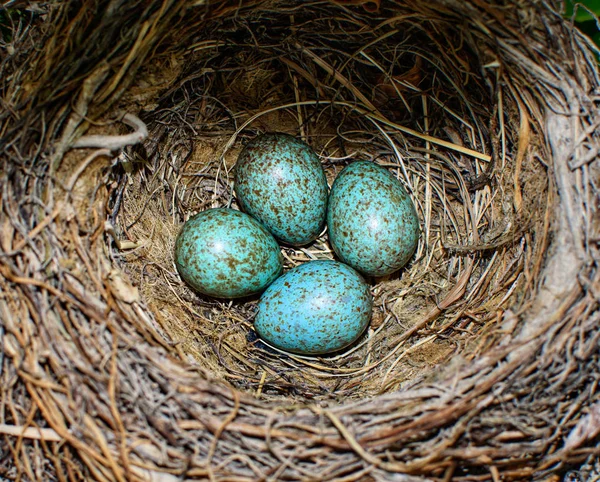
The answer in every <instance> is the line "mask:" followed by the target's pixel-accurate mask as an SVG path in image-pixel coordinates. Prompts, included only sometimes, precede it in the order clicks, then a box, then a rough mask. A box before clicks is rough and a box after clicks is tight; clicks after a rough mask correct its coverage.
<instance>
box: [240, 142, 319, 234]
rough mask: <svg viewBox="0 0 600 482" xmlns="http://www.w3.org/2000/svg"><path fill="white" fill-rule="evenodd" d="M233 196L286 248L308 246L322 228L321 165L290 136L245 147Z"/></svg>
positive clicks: (300, 143) (310, 151) (305, 148)
mask: <svg viewBox="0 0 600 482" xmlns="http://www.w3.org/2000/svg"><path fill="white" fill-rule="evenodd" d="M235 192H236V195H237V198H238V201H239V203H240V206H241V207H242V209H243V210H244V211H246V212H247V213H248V214H250V215H251V216H252V217H254V218H256V219H258V220H259V221H260V222H261V223H262V224H264V226H265V227H266V228H267V229H268V230H269V231H271V233H273V235H274V236H275V237H276V238H277V239H279V240H280V241H282V242H284V243H288V244H291V245H294V246H301V245H304V244H307V243H310V242H311V241H313V240H314V239H315V238H316V237H317V236H318V235H319V233H320V232H321V231H322V229H323V226H324V224H325V216H326V213H327V192H328V187H327V178H326V177H325V172H324V171H323V166H321V161H319V158H318V156H317V155H316V154H315V152H314V151H313V150H312V149H311V147H310V146H309V145H308V144H306V143H304V142H302V141H301V140H299V139H296V138H295V137H293V136H290V135H288V134H281V133H273V134H263V135H261V136H258V137H257V138H256V139H254V140H252V141H250V142H249V143H248V144H247V145H246V147H244V149H243V150H242V152H241V153H240V155H239V157H238V160H237V164H236V166H235Z"/></svg>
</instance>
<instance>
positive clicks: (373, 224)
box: [327, 161, 419, 276]
mask: <svg viewBox="0 0 600 482" xmlns="http://www.w3.org/2000/svg"><path fill="white" fill-rule="evenodd" d="M327 228H328V231H329V241H330V243H331V246H332V248H333V250H334V251H335V253H336V254H337V255H338V257H339V258H340V259H341V260H342V261H343V262H344V263H347V264H349V265H350V266H352V267H353V268H355V269H356V270H358V271H360V272H361V273H363V274H366V275H370V276H385V275H388V274H390V273H393V272H394V271H396V270H398V269H400V268H402V267H403V266H404V265H405V264H406V263H407V262H408V260H409V259H410V258H411V256H412V255H413V253H414V251H415V248H416V246H417V242H418V240H419V218H418V216H417V212H416V210H415V207H414V205H413V203H412V201H411V199H410V197H409V196H408V194H407V192H406V190H405V189H404V187H402V184H400V181H398V179H396V178H395V177H394V176H392V175H391V174H390V173H389V172H388V171H387V169H384V168H383V167H381V166H378V165H376V164H375V163H373V162H367V161H358V162H353V163H352V164H350V165H348V166H346V167H345V168H344V169H343V170H342V171H341V172H340V173H339V175H338V176H337V178H336V179H335V181H334V183H333V186H331V194H330V196H329V207H328V209H327Z"/></svg>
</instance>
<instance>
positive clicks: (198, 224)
mask: <svg viewBox="0 0 600 482" xmlns="http://www.w3.org/2000/svg"><path fill="white" fill-rule="evenodd" d="M175 265H176V266H177V271H179V274H180V275H181V277H182V278H183V280H184V281H185V282H186V283H188V284H189V285H190V286H191V287H192V288H194V289H195V290H197V291H199V292H200V293H204V294H205V295H209V296H215V297H218V298H239V297H242V296H248V295H252V294H254V293H258V292H260V291H262V290H264V289H265V288H266V287H267V286H269V285H270V284H271V283H272V282H273V281H274V280H275V279H276V278H277V277H278V276H279V275H280V274H281V271H282V269H283V257H282V255H281V251H280V249H279V245H278V244H277V241H276V240H275V238H273V236H272V235H271V233H269V232H268V231H267V230H266V229H265V228H264V227H263V226H261V224H260V223H259V222H258V221H256V220H254V219H252V218H251V217H250V216H248V215H247V214H244V213H242V212H240V211H235V210H234V209H226V208H219V209H208V210H206V211H202V212H201V213H198V214H196V215H195V216H193V217H192V218H190V219H189V220H188V221H187V222H186V223H185V224H184V225H183V228H182V229H181V232H180V233H179V236H178V237H177V241H176V242H175Z"/></svg>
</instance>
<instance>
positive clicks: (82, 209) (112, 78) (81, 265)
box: [0, 0, 600, 481]
mask: <svg viewBox="0 0 600 482" xmlns="http://www.w3.org/2000/svg"><path fill="white" fill-rule="evenodd" d="M5 12H6V13H4V12H0V14H3V15H4V17H3V18H5V20H4V23H5V24H6V28H4V27H3V30H2V35H3V38H4V39H5V40H4V41H5V45H4V46H3V47H4V48H5V51H6V52H7V54H8V55H7V57H6V58H5V61H4V62H3V63H2V66H1V67H0V68H1V69H2V70H1V72H2V75H1V76H0V77H1V79H2V88H1V89H2V90H1V93H2V99H3V104H4V106H5V109H4V112H3V114H2V115H1V117H0V119H1V126H2V130H1V133H2V137H1V146H2V167H1V175H2V177H1V179H2V180H1V186H2V194H1V195H0V196H1V200H2V214H1V217H0V222H1V224H0V234H1V235H0V247H1V249H2V252H1V253H0V289H1V291H0V322H1V324H0V330H1V331H0V335H1V341H2V355H0V370H1V372H0V377H1V382H0V387H2V388H1V389H0V390H1V392H0V393H1V402H2V403H1V405H0V434H2V438H1V439H0V440H1V441H0V449H1V450H0V460H2V461H3V463H0V466H2V467H3V468H0V478H6V479H8V480H12V479H17V480H18V479H20V480H87V479H97V480H157V481H175V480H182V479H198V480H205V479H208V480H223V481H224V480H344V481H351V480H374V481H379V480H403V481H404V480H406V481H411V480H445V481H449V480H457V481H458V480H464V481H467V480H468V481H475V480H478V481H479V480H482V481H483V480H493V481H498V480H530V479H539V480H542V479H545V480H555V481H559V480H562V479H563V477H565V476H568V477H580V478H581V480H585V477H587V476H591V475H590V474H591V473H593V472H594V463H596V462H595V461H596V457H597V456H598V448H597V443H598V435H599V433H600V396H599V395H598V389H597V384H598V363H599V360H598V354H599V351H600V344H599V340H600V336H599V333H598V320H599V317H598V301H597V299H598V292H599V290H600V288H599V286H600V284H599V282H600V280H599V278H598V272H597V260H598V251H597V247H598V246H597V244H598V240H599V239H600V229H599V226H600V218H599V217H598V211H597V209H598V197H597V188H598V181H599V179H598V175H599V171H598V161H597V160H596V158H597V153H598V148H599V142H598V137H597V133H596V128H597V126H598V124H599V123H600V120H599V119H600V117H599V114H598V105H597V104H598V100H599V99H600V97H598V96H599V90H598V85H599V82H598V69H597V59H596V55H595V53H594V52H593V46H592V45H591V44H590V43H589V42H588V41H587V40H586V39H585V38H584V37H582V36H581V35H580V34H578V33H577V32H576V31H574V30H573V28H572V25H571V24H570V23H569V22H566V21H563V19H562V18H561V16H560V14H559V13H557V12H554V11H553V10H551V9H550V8H549V6H548V5H546V4H544V3H543V2H538V1H520V2H512V1H508V0H504V1H501V2H496V3H495V4H493V5H488V4H487V3H485V2H479V1H476V0H470V1H461V2H455V1H452V0H438V1H434V2H405V1H400V0H397V1H394V2H389V1H382V2H381V3H380V2H379V1H378V0H371V1H362V0H358V1H355V0H349V1H342V0H339V1H335V2H333V1H332V2H329V1H318V2H313V3H310V4H307V3H301V2H286V1H283V2H268V1H267V2H264V1H243V2H238V1H232V2H204V1H196V2H163V3H161V2H126V3H125V2H123V3H122V4H121V3H120V2H100V1H98V2H95V3H90V4H87V5H85V6H81V5H79V4H76V2H64V3H63V4H61V5H51V4H44V3H39V4H36V5H35V6H29V7H15V8H14V9H7V10H5ZM83 39H85V40H83ZM40 45H41V46H42V47H40ZM26 66H27V67H26ZM273 131H278V132H286V133H289V134H292V135H295V136H297V137H299V138H302V139H304V140H305V141H306V142H308V143H309V144H310V145H311V146H312V147H313V148H314V149H315V151H316V152H317V153H318V155H319V157H320V159H321V161H322V164H323V167H324V168H325V171H326V174H327V177H328V180H329V183H330V184H331V183H332V182H333V179H334V178H335V176H336V175H337V173H339V172H340V171H341V169H343V167H344V166H346V165H347V164H348V163H350V162H352V161H353V160H369V161H372V162H375V163H377V164H379V165H381V166H384V167H385V168H387V169H388V170H389V171H390V172H391V173H392V174H393V175H395V176H396V177H397V178H398V179H399V180H400V181H401V182H402V183H403V185H404V186H405V187H406V189H407V191H408V192H409V194H410V196H411V198H412V199H413V201H414V204H415V206H416V208H417V212H418V214H419V218H420V220H421V228H422V231H421V237H420V241H419V245H418V247H417V250H416V253H415V255H414V257H413V258H412V260H411V261H410V263H409V264H408V265H407V266H406V267H405V268H403V269H402V270H400V271H399V272H397V273H395V274H393V275H391V276H388V277H385V278H379V279H369V280H368V281H369V283H370V286H371V288H372V293H373V295H374V311H373V318H372V320H371V324H370V326H369V329H368V330H367V331H366V332H365V333H364V334H363V336H362V337H361V338H360V339H359V340H357V342H356V343H355V344H354V345H353V346H351V347H350V348H349V349H346V350H343V351H342V352H340V353H335V354H332V355H331V356H326V357H302V356H297V355H291V354H286V353H283V352H279V351H277V350H274V349H271V348H269V347H268V346H266V345H265V344H264V343H262V342H261V340H259V339H257V337H256V335H254V332H253V329H252V320H253V318H254V314H255V311H256V303H257V298H256V297H254V298H249V299H243V300H234V301H229V300H217V299H212V298H208V297H204V296H202V295H200V294H198V293H195V292H194V291H193V290H191V289H190V288H189V287H188V286H187V285H185V283H183V281H182V280H181V279H180V277H179V276H178V274H177V271H176V269H175V265H174V259H173V255H174V253H173V251H174V243H175V239H176V237H177V234H178V233H179V230H180V229H181V226H182V224H183V222H185V221H186V220H187V219H189V217H191V216H192V215H194V214H195V213H197V212H200V211H202V210H204V209H208V208H213V207H223V206H228V207H233V208H238V205H237V202H236V199H235V196H234V194H233V173H232V169H233V167H234V165H235V161H236V158H237V155H238V153H239V152H240V150H241V149H242V148H243V146H244V145H245V143H246V142H248V141H249V140H250V139H252V138H254V137H255V136H257V135H259V134H260V133H263V132H273ZM282 250H283V253H284V258H285V267H286V269H289V268H292V267H294V266H297V265H299V264H301V263H305V262H309V261H310V260H314V259H334V253H333V252H332V251H331V248H330V246H329V243H328V240H327V233H326V232H324V233H322V234H321V236H320V237H319V238H318V239H317V240H316V241H315V242H314V243H311V244H310V245H308V246H305V247H302V248H297V247H289V246H283V247H282Z"/></svg>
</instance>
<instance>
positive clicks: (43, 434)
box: [0, 423, 63, 442]
mask: <svg viewBox="0 0 600 482" xmlns="http://www.w3.org/2000/svg"><path fill="white" fill-rule="evenodd" d="M0 433H2V434H4V435H12V436H15V437H23V438H28V439H33V440H44V441H45V442H61V441H62V440H63V438H62V437H61V436H60V435H58V434H57V433H56V431H55V430H53V429H51V428H36V427H22V426H19V425H7V424H5V423H0Z"/></svg>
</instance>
